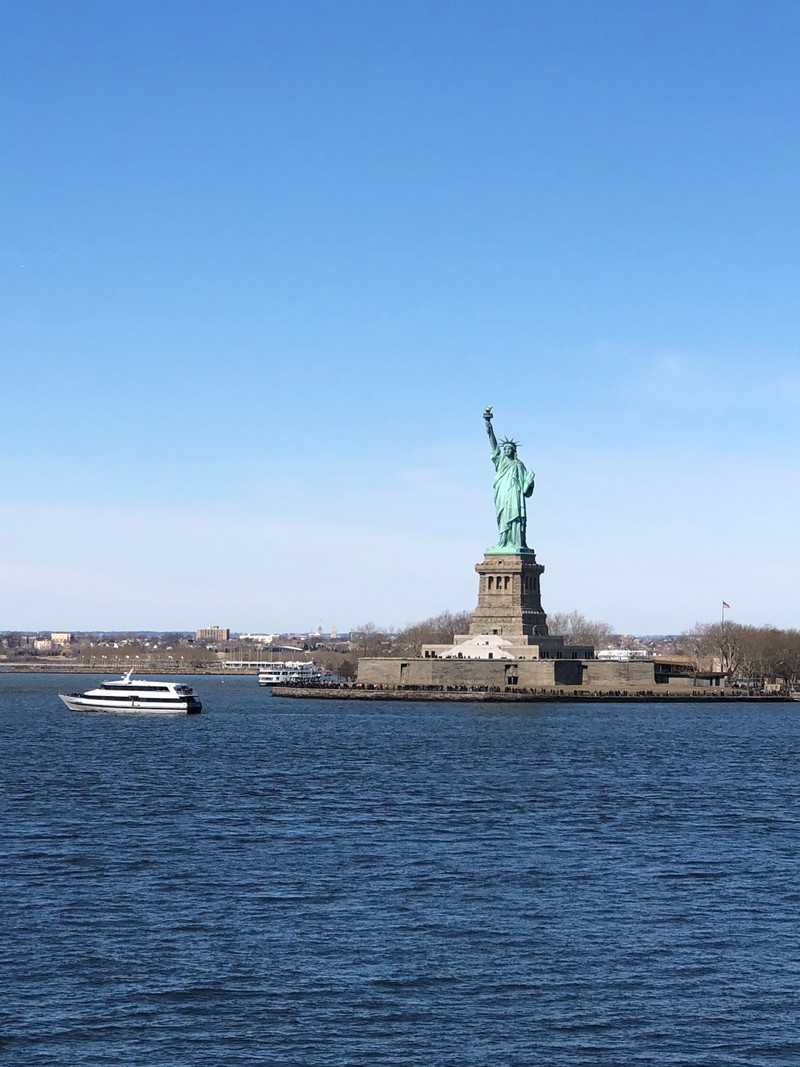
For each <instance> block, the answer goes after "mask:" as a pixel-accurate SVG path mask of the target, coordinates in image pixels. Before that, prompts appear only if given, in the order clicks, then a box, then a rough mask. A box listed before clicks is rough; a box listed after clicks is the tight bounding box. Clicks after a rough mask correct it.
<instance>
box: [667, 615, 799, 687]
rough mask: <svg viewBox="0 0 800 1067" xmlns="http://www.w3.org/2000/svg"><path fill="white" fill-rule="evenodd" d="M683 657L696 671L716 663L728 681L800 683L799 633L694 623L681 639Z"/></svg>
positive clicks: (726, 624) (763, 627)
mask: <svg viewBox="0 0 800 1067" xmlns="http://www.w3.org/2000/svg"><path fill="white" fill-rule="evenodd" d="M682 645H683V650H684V653H685V655H687V656H690V657H691V659H692V662H693V663H694V665H695V666H696V667H697V668H698V669H701V670H702V669H704V668H707V667H709V666H710V665H711V661H717V663H718V664H719V668H720V670H722V671H723V672H724V673H725V674H727V675H728V676H729V677H734V678H751V679H754V680H758V681H764V680H765V679H771V678H774V679H783V680H784V681H785V682H786V683H787V684H788V685H794V684H795V683H797V682H798V680H800V631H798V630H781V629H779V628H778V627H777V626H768V625H767V626H744V625H742V624H740V623H736V622H725V623H722V622H716V623H697V625H696V626H694V627H693V628H692V629H691V630H689V631H687V632H686V633H685V634H683V636H682Z"/></svg>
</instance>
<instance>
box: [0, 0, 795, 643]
mask: <svg viewBox="0 0 800 1067" xmlns="http://www.w3.org/2000/svg"><path fill="white" fill-rule="evenodd" d="M0 49H2V71H3V81H4V85H3V90H4V91H3V93H2V101H3V103H2V137H1V138H0V152H2V157H3V159H2V167H3V174H4V183H3V184H4V195H3V205H2V223H3V224H2V244H1V245H0V248H1V249H2V260H1V264H2V265H1V269H2V275H3V284H2V288H1V289H0V301H2V316H0V345H1V346H2V348H1V349H0V351H2V367H3V371H2V379H0V383H1V384H2V396H3V406H2V410H3V418H2V422H1V423H0V447H1V448H2V453H3V456H4V462H3V464H2V466H1V467H0V518H1V519H2V521H0V628H12V627H13V628H40V627H41V628H51V627H52V628H54V629H62V628H63V629H88V628H109V629H110V628H117V629H123V628H148V629H158V628H164V629H167V628H173V627H179V628H193V627H195V626H199V625H208V624H210V623H219V624H221V625H227V626H230V627H231V628H232V629H235V630H259V631H263V630H267V631H270V630H276V629H278V630H284V629H311V628H314V627H316V626H317V625H318V624H322V625H323V626H324V627H325V628H329V627H330V626H337V627H338V628H339V629H340V630H345V629H348V628H350V627H352V626H358V625H360V624H362V623H364V622H366V621H374V622H376V623H379V624H386V625H403V624H404V623H406V622H409V621H412V620H415V619H419V618H422V617H425V616H427V615H430V614H433V613H434V612H437V611H440V610H442V609H444V608H451V609H453V610H458V609H462V608H472V607H473V606H474V603H475V600H476V595H477V584H476V582H477V579H476V576H475V574H474V571H473V566H474V564H475V563H476V562H477V561H478V560H479V559H480V558H481V555H482V552H483V549H484V548H485V547H486V546H487V545H489V544H492V543H493V541H494V539H495V528H494V513H493V508H492V501H491V478H492V469H491V465H490V462H489V458H488V452H487V446H486V439H485V435H484V431H483V424H482V419H481V412H482V410H483V408H484V406H485V405H486V404H493V405H494V409H495V413H496V420H495V425H496V428H497V430H498V433H500V434H504V433H507V434H510V435H513V436H515V437H517V438H519V439H520V441H521V442H522V444H521V452H520V455H521V458H522V459H523V460H524V461H525V462H526V463H527V465H528V466H529V467H531V468H533V470H534V471H535V472H536V475H537V488H536V492H535V494H534V497H533V499H532V501H531V507H530V513H529V534H530V537H529V540H530V542H531V543H532V545H533V546H534V547H535V548H536V550H537V553H538V556H539V559H540V561H541V562H542V563H544V564H545V566H546V568H547V570H546V573H545V576H544V578H543V586H542V588H543V602H544V606H545V609H546V610H547V611H551V612H552V611H559V610H571V609H574V608H576V609H578V610H581V611H583V612H585V613H586V614H588V615H591V616H593V617H598V618H602V619H606V620H607V621H609V622H610V623H612V625H614V626H615V627H616V628H617V629H619V630H620V631H624V632H632V633H659V632H677V631H680V630H682V629H686V628H688V627H690V626H692V625H693V624H694V623H695V622H696V621H698V620H713V619H715V618H717V617H718V615H719V608H720V604H721V601H722V599H723V598H724V599H726V600H727V601H728V602H729V603H730V604H731V605H732V612H731V618H734V619H737V620H739V621H742V622H752V623H764V622H772V623H774V624H776V625H783V626H799V625H800V617H799V615H798V607H797V605H798V603H799V602H800V563H798V561H797V549H796V542H797V537H796V530H797V525H798V511H799V509H800V503H798V501H800V492H798V489H800V484H799V483H800V475H798V470H800V448H799V447H798V436H799V435H798V424H799V422H800V419H799V418H798V416H800V359H799V358H798V355H799V344H798V341H799V338H800V302H799V301H798V294H800V256H798V252H800V214H799V213H798V208H797V204H798V189H800V130H799V129H798V118H797V100H798V90H800V6H798V5H797V4H796V3H783V2H779V0H773V2H767V3H755V2H752V3H751V2H748V3H738V2H736V0H726V2H708V0H693V2H688V0H687V2H664V3H658V4H654V3H645V2H642V0H639V2H631V3H628V2H622V0H608V2H606V3H600V2H597V0H591V2H578V0H559V2H538V3H537V2H532V0H527V2H524V3H523V2H520V3H518V2H510V0H492V2H491V3H489V2H483V3H476V2H468V0H462V2H458V3H456V2H448V0H440V2H419V0H403V2H402V3H400V2H397V3H389V2H377V0H370V2H354V0H340V2H337V3H332V2H325V3H323V2H304V0H292V2H291V3H290V2H273V3H270V2H266V0H261V2H257V3H256V2H245V0H240V2H237V3H231V4H223V3H221V2H214V3H210V2H203V0H192V2H191V3H189V2H185V3H184V2H176V0H159V2H158V3H150V2H142V0H137V2H136V3H132V2H127V0H116V2H114V3H108V2H107V0H82V2H81V3H80V4H77V3H67V2H39V0H25V2H19V3H17V2H8V3H6V4H5V5H3V8H2V11H0Z"/></svg>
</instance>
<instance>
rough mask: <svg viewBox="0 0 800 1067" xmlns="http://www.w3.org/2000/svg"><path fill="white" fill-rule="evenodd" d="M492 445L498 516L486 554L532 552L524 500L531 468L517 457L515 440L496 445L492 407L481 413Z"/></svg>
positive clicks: (529, 488) (530, 481)
mask: <svg viewBox="0 0 800 1067" xmlns="http://www.w3.org/2000/svg"><path fill="white" fill-rule="evenodd" d="M483 417H484V419H485V421H486V432H487V434H488V435H489V444H490V445H491V448H492V463H493V464H494V470H495V475H494V510H495V513H496V515H497V530H498V539H497V544H496V545H492V547H491V548H487V549H486V552H487V554H489V553H497V554H500V553H508V552H514V553H520V552H533V549H531V548H528V544H527V541H526V536H527V524H528V516H527V510H526V504H525V501H526V500H527V498H528V497H529V496H530V495H531V493H532V492H533V480H534V475H533V471H529V470H528V469H527V468H526V467H525V464H524V463H523V462H522V460H521V459H518V458H517V444H516V441H512V440H508V439H505V440H503V441H501V442H500V443H499V444H498V441H497V438H496V437H495V435H494V430H493V428H492V409H491V408H490V407H488V408H487V409H486V411H485V412H484V414H483Z"/></svg>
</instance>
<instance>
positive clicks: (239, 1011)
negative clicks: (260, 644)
mask: <svg viewBox="0 0 800 1067" xmlns="http://www.w3.org/2000/svg"><path fill="white" fill-rule="evenodd" d="M90 681H94V679H89V678H77V677H74V676H73V677H69V678H67V679H61V678H57V677H54V676H52V675H50V676H48V675H44V676H27V677H25V676H13V675H9V674H0V744H1V745H2V748H1V749H0V763H1V766H2V775H1V777H2V783H1V785H2V792H1V794H0V799H1V801H2V809H3V818H2V829H3V836H2V844H0V861H1V862H2V871H1V874H2V900H0V978H1V979H2V985H1V986H0V989H2V995H1V996H0V1062H2V1064H3V1065H4V1067H12V1065H13V1067H17V1065H19V1067H38V1065H45V1064H47V1065H50V1064H53V1065H55V1064H58V1065H59V1067H63V1065H68V1067H84V1065H86V1067H88V1065H95V1067H99V1065H111V1064H115V1065H116V1064H119V1065H152V1067H205V1065H209V1067H227V1065H231V1067H233V1065H236V1067H245V1065H247V1067H249V1065H264V1067H267V1065H276V1067H277V1065H280V1067H291V1065H303V1067H305V1065H313V1067H317V1065H319V1067H324V1065H337V1067H339V1065H341V1067H344V1065H360V1064H381V1065H395V1064H397V1065H400V1064H404V1065H405V1064H425V1065H426V1067H428V1065H464V1067H473V1065H474V1067H477V1065H492V1067H495V1065H519V1067H529V1065H538V1064H541V1065H546V1067H560V1065H565V1067H566V1065H570V1067H572V1065H584V1064H586V1065H595V1064H610V1065H615V1067H617V1065H620V1067H621V1065H626V1067H627V1065H636V1064H654V1065H655V1064H658V1065H659V1067H663V1065H670V1064H686V1065H692V1067H699V1065H717V1064H718V1065H721V1067H722V1065H724V1067H736V1065H748V1067H755V1065H779V1064H785V1065H792V1067H796V1065H797V1064H798V1063H800V1031H799V1030H798V1019H799V1018H800V1012H798V1008H800V1004H798V1000H799V999H800V914H799V909H800V892H799V891H798V872H799V869H800V868H799V865H798V845H799V843H800V839H799V838H798V830H799V829H800V778H799V776H798V763H797V752H798V732H799V729H800V724H799V723H798V714H799V713H800V705H797V704H794V705H792V704H777V705H776V704H767V705H759V704H737V705H734V706H728V705H725V706H719V705H716V704H715V705H707V706H696V705H694V704H692V705H688V704H687V705H681V704H678V705H674V704H671V705H670V706H669V707H664V706H661V705H652V706H650V705H646V704H631V705H614V704H593V705H589V706H572V705H568V704H559V705H543V704H536V705H530V706H521V705H513V706H508V705H486V704H483V705H481V704H450V705H448V704H442V705H437V704H423V703H419V704H414V703H410V704H406V705H398V704H388V703H387V704H375V703H348V702H338V701H337V702H328V701H318V702H314V701H295V700H288V699H285V698H284V699H280V698H275V697H271V696H270V695H269V694H268V692H267V691H266V690H264V689H259V687H258V685H257V684H256V680H255V678H225V679H220V678H197V679H195V680H194V683H193V684H194V685H195V688H196V689H197V691H198V693H199V695H200V696H201V698H202V700H203V702H204V710H203V713H202V714H201V715H199V716H187V717H175V718H164V719H157V718H140V717H136V716H106V715H93V714H75V713H72V712H69V711H67V709H66V708H65V707H64V706H63V705H62V704H61V703H60V701H58V699H57V697H56V693H57V691H58V690H59V689H63V687H64V686H65V685H66V686H68V687H69V688H70V689H73V688H77V689H83V688H88V687H89V683H90Z"/></svg>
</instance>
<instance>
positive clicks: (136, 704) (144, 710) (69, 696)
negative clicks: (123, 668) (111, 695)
mask: <svg viewBox="0 0 800 1067" xmlns="http://www.w3.org/2000/svg"><path fill="white" fill-rule="evenodd" d="M58 696H59V699H60V700H63V701H64V703H65V704H66V705H67V707H68V708H69V710H70V711H110V712H112V713H114V714H117V715H126V714H130V713H131V712H135V713H136V714H138V715H196V714H197V713H198V712H199V711H201V710H202V707H203V705H202V704H201V703H200V701H199V700H198V699H197V698H196V697H193V698H192V700H191V701H189V700H185V701H181V702H180V703H175V702H173V703H170V704H163V703H160V702H158V703H157V702H155V701H151V700H130V701H126V702H125V703H124V704H123V703H122V702H117V701H113V702H112V701H108V700H106V701H104V700H100V699H98V698H97V697H87V696H84V695H83V694H80V693H59V694H58Z"/></svg>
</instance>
